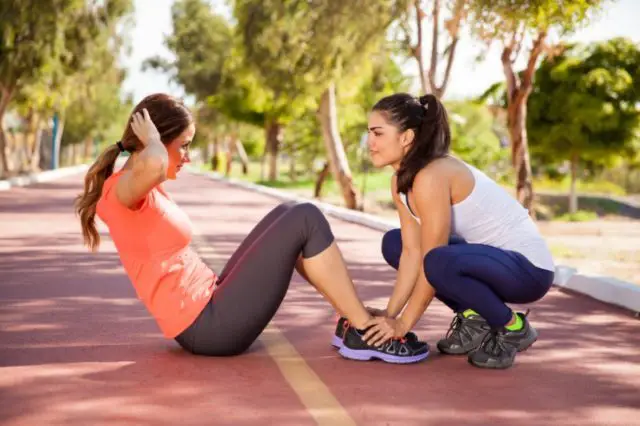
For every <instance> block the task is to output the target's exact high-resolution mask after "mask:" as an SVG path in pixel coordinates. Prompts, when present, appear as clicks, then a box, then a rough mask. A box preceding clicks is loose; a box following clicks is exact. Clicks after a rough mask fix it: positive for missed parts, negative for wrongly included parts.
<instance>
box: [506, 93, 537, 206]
mask: <svg viewBox="0 0 640 426" xmlns="http://www.w3.org/2000/svg"><path fill="white" fill-rule="evenodd" d="M508 113H509V135H510V137H511V160H512V164H513V167H514V170H515V172H516V198H517V199H518V201H519V202H520V204H522V205H523V207H524V208H526V209H527V210H529V214H530V215H533V214H534V210H533V182H532V176H531V161H530V158H529V144H528V142H527V140H528V139H527V127H526V117H527V105H526V103H525V102H524V101H523V102H518V103H513V104H511V105H509V107H508Z"/></svg>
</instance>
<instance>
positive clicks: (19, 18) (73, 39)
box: [0, 0, 132, 109]
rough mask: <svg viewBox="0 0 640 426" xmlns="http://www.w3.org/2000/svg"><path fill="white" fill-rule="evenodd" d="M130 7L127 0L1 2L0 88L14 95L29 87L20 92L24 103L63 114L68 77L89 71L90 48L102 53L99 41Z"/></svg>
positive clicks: (25, 0) (67, 99) (70, 85)
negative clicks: (28, 101)
mask: <svg viewBox="0 0 640 426" xmlns="http://www.w3.org/2000/svg"><path fill="white" fill-rule="evenodd" d="M131 7H132V2H131V0H108V1H104V2H100V4H97V5H93V4H88V3H87V2H86V1H84V0H56V1H53V0H42V1H41V0H38V1H29V0H20V1H17V0H15V1H14V0H9V1H3V2H2V3H1V5H0V16H2V17H3V19H2V20H1V21H0V33H1V34H2V36H3V41H2V44H0V57H2V61H1V62H0V87H2V88H4V89H5V90H9V91H11V90H14V89H17V90H18V91H19V90H21V89H22V88H24V87H26V86H28V85H32V87H31V91H29V90H27V93H22V96H23V99H24V98H28V97H31V98H32V100H38V99H40V102H41V106H42V107H53V105H56V106H58V107H60V108H62V109H63V108H64V106H65V105H66V104H68V102H69V89H70V87H72V86H74V85H75V84H76V82H75V81H74V80H72V79H70V78H69V77H70V76H71V75H74V74H75V75H79V74H80V73H81V72H83V71H85V70H86V69H89V68H91V67H92V66H93V58H94V56H93V50H94V46H95V45H98V46H100V47H99V48H102V46H101V43H100V41H101V40H104V39H105V37H108V34H109V35H110V34H111V32H112V31H111V30H112V28H113V26H114V25H115V22H116V21H118V20H120V18H121V17H122V16H124V15H126V14H127V13H128V12H129V11H130V10H131ZM34 94H37V95H39V96H33V95H34ZM44 95H46V96H44ZM43 98H46V99H43Z"/></svg>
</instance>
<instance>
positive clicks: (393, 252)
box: [381, 229, 402, 269]
mask: <svg viewBox="0 0 640 426" xmlns="http://www.w3.org/2000/svg"><path fill="white" fill-rule="evenodd" d="M381 250H382V257H383V258H384V260H385V261H386V262H387V263H388V264H389V266H391V267H392V268H394V269H398V267H399V266H400V255H401V254H402V234H401V233H400V229H392V230H390V231H387V232H386V233H385V234H384V235H383V236H382V244H381Z"/></svg>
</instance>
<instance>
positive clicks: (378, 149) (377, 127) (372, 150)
mask: <svg viewBox="0 0 640 426" xmlns="http://www.w3.org/2000/svg"><path fill="white" fill-rule="evenodd" d="M368 126H369V130H368V137H367V145H368V147H369V155H370V157H371V162H372V163H373V165H374V166H375V167H384V166H389V165H390V166H392V167H393V168H394V169H396V170H397V169H398V167H399V166H400V162H401V161H402V157H403V156H404V154H405V153H406V151H407V149H408V147H409V146H410V145H411V142H412V141H413V132H411V131H406V132H400V130H399V129H398V128H397V127H396V126H394V125H393V124H391V123H389V122H388V121H387V120H386V119H385V117H384V115H383V114H381V113H380V112H379V111H372V112H371V114H369V124H368Z"/></svg>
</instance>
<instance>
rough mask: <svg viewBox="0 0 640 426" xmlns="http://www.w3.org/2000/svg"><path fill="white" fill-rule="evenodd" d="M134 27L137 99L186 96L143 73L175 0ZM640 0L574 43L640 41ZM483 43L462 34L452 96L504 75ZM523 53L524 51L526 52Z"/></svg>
mask: <svg viewBox="0 0 640 426" xmlns="http://www.w3.org/2000/svg"><path fill="white" fill-rule="evenodd" d="M134 3H135V15H134V23H133V25H134V29H133V30H132V31H131V40H130V45H131V51H130V55H129V56H128V57H126V58H123V60H122V63H123V64H124V66H125V67H126V68H127V70H128V77H127V79H126V80H125V83H124V90H125V91H127V92H130V93H132V94H133V98H134V99H133V100H134V102H138V101H139V100H140V99H142V98H143V97H144V96H146V95H148V94H150V93H154V92H167V93H171V94H173V95H177V96H184V92H183V91H182V89H181V88H180V86H179V85H177V84H175V83H172V82H170V81H169V78H168V76H167V75H165V74H163V73H159V72H156V71H144V72H143V71H142V70H141V66H142V63H143V61H144V60H145V59H146V58H148V57H152V56H156V55H159V56H162V57H166V58H169V59H170V58H172V55H171V53H170V52H169V51H168V50H167V48H166V47H165V44H164V38H165V36H166V35H168V34H170V33H171V5H172V4H173V0H135V2H134ZM212 4H213V7H214V11H216V12H219V13H225V12H226V11H225V10H224V8H223V7H221V6H220V0H214V1H212ZM638 17H640V1H639V0H616V1H614V2H613V4H611V5H609V6H608V7H607V8H606V9H605V10H604V11H603V13H602V15H601V16H600V17H599V18H598V19H597V20H596V21H595V22H592V23H591V24H590V25H589V26H588V27H587V28H584V29H582V30H580V31H579V32H577V33H576V34H575V35H574V36H572V37H571V38H570V40H572V41H579V42H592V41H598V40H606V39H609V38H613V37H618V36H622V37H628V38H631V39H632V40H634V41H635V42H640V24H638ZM481 48H482V47H481V44H480V43H478V42H476V41H474V40H473V39H472V38H471V37H469V36H465V37H464V38H461V40H460V42H459V44H458V51H457V53H456V57H455V62H454V65H453V71H452V74H451V77H450V83H449V87H448V88H447V95H446V97H447V98H466V97H472V96H476V95H478V94H480V93H482V92H484V90H485V89H486V88H488V87H489V86H490V85H491V84H492V83H495V82H496V81H499V80H501V79H502V78H503V74H502V66H501V63H500V52H499V50H498V49H497V48H495V49H491V50H489V51H488V53H487V55H486V56H485V59H484V60H483V61H481V62H478V61H477V60H476V57H477V56H478V53H479V52H480V50H481ZM521 56H523V55H521ZM416 70H417V68H416V65H415V61H408V63H407V65H406V72H407V73H408V74H412V75H416V74H417V71H416Z"/></svg>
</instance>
